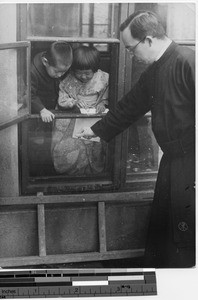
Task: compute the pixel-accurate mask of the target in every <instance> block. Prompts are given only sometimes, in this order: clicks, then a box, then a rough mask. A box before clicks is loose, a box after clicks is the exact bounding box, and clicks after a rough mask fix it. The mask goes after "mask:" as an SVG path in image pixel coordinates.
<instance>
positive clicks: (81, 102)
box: [77, 99, 88, 109]
mask: <svg viewBox="0 0 198 300" xmlns="http://www.w3.org/2000/svg"><path fill="white" fill-rule="evenodd" d="M77 105H78V107H79V108H84V109H87V108H88V105H87V103H86V101H84V100H82V99H81V100H79V101H78V104H77Z"/></svg>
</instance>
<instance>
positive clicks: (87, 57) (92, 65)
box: [72, 45, 100, 73]
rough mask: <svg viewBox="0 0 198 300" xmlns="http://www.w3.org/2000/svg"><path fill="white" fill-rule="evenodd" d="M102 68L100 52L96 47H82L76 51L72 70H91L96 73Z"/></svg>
mask: <svg viewBox="0 0 198 300" xmlns="http://www.w3.org/2000/svg"><path fill="white" fill-rule="evenodd" d="M99 66H100V51H98V50H97V49H96V48H95V47H94V46H85V45H81V46H79V47H78V48H76V49H75V50H74V57H73V64H72V69H73V70H75V69H78V70H89V69H91V70H92V71H93V72H94V73H95V72H96V71H98V69H99Z"/></svg>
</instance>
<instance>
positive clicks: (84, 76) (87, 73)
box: [74, 69, 94, 83]
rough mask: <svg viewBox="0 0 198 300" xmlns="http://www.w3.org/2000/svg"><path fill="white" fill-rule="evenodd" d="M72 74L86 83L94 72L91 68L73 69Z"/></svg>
mask: <svg viewBox="0 0 198 300" xmlns="http://www.w3.org/2000/svg"><path fill="white" fill-rule="evenodd" d="M74 76H75V77H76V78H77V79H78V80H80V81H81V82H83V83H86V82H88V81H89V80H91V79H92V78H93V76H94V72H93V71H92V70H91V69H89V70H78V69H76V70H75V71H74Z"/></svg>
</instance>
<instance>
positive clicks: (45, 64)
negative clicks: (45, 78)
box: [41, 56, 49, 67]
mask: <svg viewBox="0 0 198 300" xmlns="http://www.w3.org/2000/svg"><path fill="white" fill-rule="evenodd" d="M41 60H42V63H43V64H44V66H45V67H47V66H49V62H48V60H47V58H46V57H44V56H42V57H41Z"/></svg>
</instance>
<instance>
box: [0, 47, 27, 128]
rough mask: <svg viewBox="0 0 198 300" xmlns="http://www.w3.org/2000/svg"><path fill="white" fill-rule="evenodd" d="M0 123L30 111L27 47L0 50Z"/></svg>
mask: <svg viewBox="0 0 198 300" xmlns="http://www.w3.org/2000/svg"><path fill="white" fill-rule="evenodd" d="M0 65H1V68H0V89H1V96H0V106H1V109H0V125H1V124H2V123H6V122H8V121H10V120H11V119H14V118H16V117H21V116H23V115H26V114H27V113H28V105H27V95H28V93H27V61H26V49H23V48H16V49H1V50H0Z"/></svg>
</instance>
